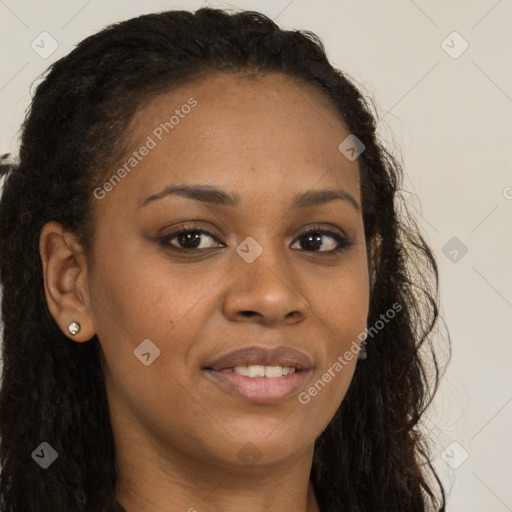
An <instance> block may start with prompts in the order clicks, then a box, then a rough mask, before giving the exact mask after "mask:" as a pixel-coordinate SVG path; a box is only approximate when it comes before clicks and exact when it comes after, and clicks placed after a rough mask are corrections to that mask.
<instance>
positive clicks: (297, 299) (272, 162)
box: [88, 74, 369, 468]
mask: <svg viewBox="0 0 512 512" xmlns="http://www.w3.org/2000/svg"><path fill="white" fill-rule="evenodd" d="M171 116H174V117H171ZM165 123H167V124H165ZM130 131H131V133H132V137H133V140H134V143H133V151H134V152H135V153H134V154H131V153H130V154H129V155H127V156H126V157H125V158H124V159H123V160H122V162H121V163H120V165H119V166H118V168H116V169H113V171H112V175H114V174H116V176H117V178H111V179H110V181H109V182H107V183H106V185H105V186H104V187H102V188H101V190H98V189H97V190H96V193H95V195H96V197H97V201H96V202H95V203H96V204H95V215H96V222H97V226H96V234H95V241H94V250H93V254H92V257H91V260H90V261H89V265H90V268H88V293H89V294H90V299H91V307H92V313H91V315H92V318H93V322H94V326H95V331H96V334H97V336H98V338H99V340H100V343H101V348H102V351H103V354H104V371H105V379H106V385H107V393H108V399H109V404H110V408H111V416H112V422H113V425H114V426H113V428H114V433H115V434H116V433H119V431H120V430H121V429H123V428H129V429H132V430H133V431H136V432H137V433H138V435H140V438H144V439H146V440H149V442H150V443H151V444H152V446H154V447H158V451H159V453H160V454H165V455H166V456H167V455H168V456H169V457H172V456H173V454H176V453H178V451H179V453H180V454H181V456H183V455H185V456H188V457H192V458H194V459H196V460H203V461H205V462H206V463H211V464H215V465H218V466H219V465H220V466H223V467H231V468H233V467H237V468H242V467H243V465H244V464H247V461H248V460H251V458H252V460H254V461H256V460H257V461H258V463H259V464H262V465H269V466H271V465H273V464H274V465H275V464H278V463H280V462H283V461H286V460H292V459H293V458H295V457H298V456H299V455H300V454H302V453H304V452H305V451H306V450H311V449H312V446H313V443H314V440H315V438H316V437H318V436H319V435H320V433H321V432H322V430H323V429H324V428H325V427H326V426H327V424H328V423H329V421H330V420H331V419H332V417H333V415H334V413H335V412H336V410H337V408H338V407H339V405H340V403H341V401H342V400H343V397H344V395H345V393H346V391H347V388H348V386H349V383H350V381H351V378H352V375H353V372H354V370H355V367H356V356H355V355H353V357H352V358H350V357H344V355H345V354H346V353H347V352H350V349H351V347H352V348H353V347H354V346H356V347H357V346H358V345H359V340H360V339H361V337H360V335H361V332H362V331H364V329H365V327H366V319H367V315H368V301H369V283H368V269H367V258H366V246H365V238H364V227H363V221H362V212H361V198H360V192H359V173H358V167H357V162H356V161H351V160H349V159H347V158H346V157H345V156H344V155H343V154H342V153H341V152H340V150H339V149H338V146H339V144H340V143H341V142H342V141H343V140H344V139H346V137H347V136H348V135H349V133H350V132H349V131H348V130H347V128H346V126H345V125H344V123H343V122H342V120H341V119H340V118H339V116H338V115H337V114H336V113H335V111H334V108H333V106H332V105H331V103H330V102H329V100H328V99H327V98H325V97H324V96H323V95H322V94H321V93H320V92H319V91H317V90H316V89H314V88H313V87H310V86H306V85H303V84H300V83H298V82H296V81H293V80H291V79H290V78H286V77H283V76H280V75H269V76H266V77H263V78H259V79H254V78H247V77H235V76H233V75H224V74H218V75H215V76H210V77H208V79H204V80H203V81H199V82H195V83H193V84H190V85H186V86H183V87H182V88H180V89H174V90H173V91H172V92H171V93H168V94H163V95H161V96H158V97H156V98H153V99H152V100H151V101H150V102H149V103H148V104H146V105H145V106H144V108H142V109H141V110H140V111H139V112H138V113H137V114H136V116H135V118H134V120H133V123H132V124H131V128H130ZM144 147H145V148H146V149H143V148H144ZM130 158H131V159H130ZM123 166H124V170H125V172H122V171H118V169H120V168H123ZM119 178H120V179H119ZM177 186H179V187H182V188H181V189H178V190H177V189H176V188H175V189H174V193H173V192H172V190H173V189H172V187H177ZM184 187H191V188H188V189H187V188H184ZM194 187H201V188H195V189H194ZM213 188H215V189H216V190H217V192H213V193H212V190H213ZM318 191H336V194H334V195H337V196H338V197H334V195H330V196H329V195H327V199H326V197H324V200H323V201H316V202H315V201H314V199H315V198H316V199H318V198H319V197H320V196H319V195H318V194H315V193H317V192H318ZM304 194H309V195H307V196H305V195H304ZM301 197H302V201H301V200H300V198H301ZM297 198H299V199H297ZM181 229H183V230H184V231H185V232H184V233H181V234H179V233H178V234H177V231H178V230H181ZM358 336H359V338H358ZM276 348H278V350H277V351H275V350H274V349H276ZM238 350H242V352H241V353H239V354H238V357H230V356H226V357H223V356H225V355H226V354H228V353H231V352H233V351H238ZM354 352H355V351H354V350H352V352H351V353H352V354H354ZM235 356H236V354H235ZM340 358H341V359H342V360H343V362H341V360H340ZM336 363H338V364H336ZM247 365H249V368H246V369H240V368H239V367H243V366H247ZM235 366H236V367H237V369H236V370H235V371H234V370H233V368H234V367H235ZM262 367H263V369H262ZM283 367H284V368H283ZM340 367H341V368H340ZM244 372H245V373H249V375H240V373H244ZM259 372H266V373H265V375H266V376H259V377H257V375H263V374H262V373H259ZM288 372H291V373H289V374H288V375H285V376H282V374H283V373H285V374H286V373H288ZM255 375H256V377H255ZM278 375H279V376H278ZM315 390H316V391H315ZM121 420H122V421H121Z"/></svg>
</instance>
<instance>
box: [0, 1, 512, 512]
mask: <svg viewBox="0 0 512 512" xmlns="http://www.w3.org/2000/svg"><path fill="white" fill-rule="evenodd" d="M203 5H207V3H206V2H199V1H187V2H185V1H181V2H165V1H156V0H154V1H146V2H141V1H139V2H134V1H123V2H121V1H113V0H103V1H99V0H92V1H89V2H88V1H87V0H75V1H53V2H52V1H47V2H38V1H35V0H31V1H28V0H23V1H17V2H15V1H14V0H5V1H2V2H0V20H1V21H0V23H1V25H0V27H1V31H0V38H1V46H0V48H1V50H0V54H1V62H2V67H1V69H2V73H1V76H0V111H1V116H0V126H1V136H0V153H7V152H11V151H16V148H17V134H18V128H19V126H20V123H21V121H22V119H23V115H24V112H25V109H26V108H27V106H28V104H29V101H30V88H31V84H32V82H33V81H34V80H35V79H36V78H37V77H38V75H39V74H40V73H42V72H43V71H44V70H45V69H46V67H47V66H48V65H49V64H51V63H52V62H54V61H55V60H57V59H58V58H60V57H62V56H64V55H65V54H67V53H68V52H69V51H70V50H71V49H72V48H73V46H74V45H75V44H76V43H77V42H79V41H81V40H82V39H84V38H85V37H86V36H88V35H91V34H92V33H94V32H96V31H98V30H99V29H101V28H103V27H104V26H105V25H107V24H109V23H112V22H116V21H121V20H123V19H126V18H129V17H132V16H136V15H139V14H143V13H147V12H152V11H159V10H166V9H172V8H185V9H189V10H195V9H196V8H198V7H200V6H203ZM209 5H212V6H218V7H229V6H231V7H235V8H244V9H251V10H257V11H261V12H263V13H264V14H266V15H268V16H269V17H271V18H273V19H275V21H276V22H277V23H278V24H280V25H281V26H284V27H287V28H297V29H307V30H311V31H313V32H315V33H317V34H318V35H319V36H320V37H321V38H322V39H323V41H324V43H325V46H326V50H327V53H328V56H329V57H330V59H331V61H332V62H333V64H334V65H335V66H336V67H338V68H340V69H342V70H343V71H346V72H347V73H348V74H349V75H350V76H352V77H353V78H355V79H356V80H357V81H358V83H359V84H361V85H362V86H363V87H364V88H365V93H367V94H370V95H372V96H373V97H374V98H375V101H376V103H377V106H378V108H379V111H380V113H381V114H382V116H383V118H382V122H381V125H380V128H381V130H382V134H383V136H384V137H385V138H386V140H387V141H388V143H389V145H390V147H392V148H396V149H397V150H398V148H401V157H402V160H403V163H404V169H405V175H406V178H405V184H404V188H405V190H406V191H407V192H410V193H411V194H412V195H411V194H407V197H410V199H411V201H412V203H411V204H412V205H413V211H416V212H417V213H416V214H417V218H418V220H419V224H420V226H421V228H422V229H423V233H424V234H425V237H426V239H427V241H428V242H429V243H430V244H431V247H432V248H433V250H434V252H435V254H436V256H437V260H438V264H439V271H440V277H441V299H442V305H443V311H442V312H443V314H444V317H445V319H446V322H447V325H448V328H449V330H450V334H451V338H452V346H453V355H452V361H451V363H450V365H449V367H448V371H447V373H446V375H445V377H444V379H443V381H442V386H441V388H440V391H439V394H438V395H437V398H436V400H435V402H434V404H435V405H434V407H433V408H432V410H431V412H430V415H429V419H428V421H427V422H426V425H427V427H428V428H429V429H432V438H433V439H434V441H435V449H434V453H433V457H434V461H435V465H436V467H437V468H438V469H439V471H440V473H441V476H442V478H443V480H444V482H445V484H446V487H447V489H448V491H449V501H448V504H449V506H448V510H449V511H452V512H506V511H507V510H509V511H510V510H512V488H511V486H510V482H512V471H511V463H510V460H511V459H512V442H511V436H510V432H511V431H512V428H511V427H512V403H511V401H512V383H511V378H510V375H511V371H510V370H511V361H512V358H511V355H512V344H511V343H510V341H511V336H510V332H511V327H512V321H511V312H512V278H511V274H512V272H511V264H510V262H511V261H512V258H511V230H510V228H511V222H510V219H511V218H512V216H511V213H512V175H511V160H512V157H511V140H512V139H511V135H512V129H511V128H512V115H511V114H512V73H511V67H510V63H511V62H512V44H511V43H512V36H511V33H512V24H511V20H512V3H511V2H510V0H509V1H503V0H501V1H496V0H489V1H487V0H486V1H478V2H477V1H447V2H436V1H432V0H429V1H425V0H423V1H420V0H416V1H412V0H409V1H407V0H403V1H398V0H393V1H387V2H379V1H355V0H351V1H325V0H324V1H315V2H311V1H307V0H292V1H290V0H280V1H276V0H273V1H272V0H265V1H264V0H252V1H249V0H248V1H238V2H232V3H230V4H227V3H213V2H212V3H210V4H209ZM454 31H456V32H458V34H460V35H456V34H455V35H453V32H454ZM42 32H48V33H49V34H51V36H52V37H53V38H54V39H55V40H56V41H57V43H58V48H57V49H56V51H55V52H54V53H52V54H51V55H50V56H48V57H47V58H42V57H41V56H40V55H38V54H37V53H36V52H35V51H34V50H33V49H32V47H31V44H32V42H33V41H35V44H39V47H40V48H41V50H42V46H43V43H41V37H43V36H39V35H40V34H41V33H42ZM443 41H445V42H444V43H443ZM464 41H466V42H467V44H468V48H467V49H466V50H465V51H464V52H463V53H461V54H460V55H459V53H460V52H461V50H462V49H463V48H464V47H465V45H466V43H465V42H464ZM44 47H45V48H46V49H48V48H50V46H49V40H47V42H46V43H45V46H44ZM445 50H446V51H445ZM450 53H451V55H450ZM418 198H419V201H420V202H421V206H420V205H419V204H420V203H419V202H418ZM454 237H455V240H452V239H453V238H454ZM450 240H451V242H450ZM447 244H448V245H447ZM454 244H455V245H454ZM464 247H465V248H466V249H467V252H466V253H465V254H463V253H464ZM454 251H455V252H454ZM454 442H456V443H457V444H452V443H454ZM466 452H467V456H468V458H467V460H465V461H464V462H463V463H462V464H460V465H459V463H460V462H461V461H462V459H463V458H464V456H465V454H466ZM442 453H444V458H443V456H442ZM446 461H449V462H448V463H447V462H446ZM455 466H458V467H456V468H454V467H455Z"/></svg>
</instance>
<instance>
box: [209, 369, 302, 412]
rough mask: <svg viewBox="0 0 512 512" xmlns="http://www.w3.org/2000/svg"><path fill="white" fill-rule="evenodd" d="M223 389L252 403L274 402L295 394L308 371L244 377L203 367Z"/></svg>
mask: <svg viewBox="0 0 512 512" xmlns="http://www.w3.org/2000/svg"><path fill="white" fill-rule="evenodd" d="M205 371H206V373H207V374H208V375H210V376H211V378H212V379H213V380H214V382H216V383H217V384H219V385H220V386H221V387H222V388H223V389H225V390H227V391H229V392H231V393H233V394H235V395H237V396H240V397H242V398H244V399H245V400H247V401H249V402H252V403H254V404H274V403H276V402H280V401H282V400H285V399H286V398H288V397H290V396H292V395H293V394H295V393H296V392H297V391H298V390H299V389H300V388H301V387H302V386H303V384H304V381H305V380H306V376H307V375H308V374H309V371H306V370H301V371H296V372H294V373H291V374H289V375H285V376H283V377H275V378H268V377H246V376H244V375H238V374H237V373H231V372H222V371H216V370H210V369H205Z"/></svg>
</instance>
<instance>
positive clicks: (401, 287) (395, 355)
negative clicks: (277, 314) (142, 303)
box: [0, 8, 449, 512]
mask: <svg viewBox="0 0 512 512" xmlns="http://www.w3.org/2000/svg"><path fill="white" fill-rule="evenodd" d="M212 72H226V73H231V72H236V73H240V72H241V73H247V74H254V75H265V74H268V73H281V74H284V75H286V76H289V77H293V78H295V79H296V80H297V82H298V83H308V84H312V85H314V86H316V87H317V88H318V89H319V90H320V91H323V93H324V94H325V95H326V96H327V97H328V98H330V100H331V101H332V107H333V109H335V110H336V111H337V112H338V114H339V116H340V118H342V119H343V121H344V122H345V123H346V126H347V127H348V129H349V131H350V132H351V133H352V134H354V135H355V136H356V137H357V138H358V139H360V140H361V141H362V142H363V143H364V146H365V150H364V152H363V153H362V154H361V155H360V156H359V157H358V164H359V170H360V175H361V195H362V204H363V221H364V229H365V236H366V241H367V244H368V248H370V247H371V245H372V242H375V240H377V239H380V241H381V247H380V253H379V254H380V256H379V258H377V259H375V258H374V255H373V256H372V255H371V254H370V252H369V253H368V261H369V262H371V263H372V265H373V268H374V270H375V281H374V283H373V287H372V290H371V296H370V311H369V316H368V325H369V326H372V325H375V323H376V322H377V321H379V319H380V315H382V314H383V313H384V312H385V311H387V310H389V308H390V307H391V306H392V304H394V303H398V304H400V305H401V306H402V310H401V311H400V313H399V314H397V315H396V317H395V318H394V319H393V321H391V322H389V323H387V324H386V326H385V328H383V329H381V330H379V331H378V332H377V333H375V335H373V336H372V337H371V338H370V339H369V342H368V345H367V352H368V357H367V359H366V360H363V361H361V362H360V363H359V364H358V365H357V369H356V371H355V374H354V377H353V380H352V382H351V385H350V387H349V390H348V392H347V394H346V396H345V398H344V400H343V402H342V403H341V406H340V407H339V409H338V411H337V412H336V414H335V416H334V418H333V419H332V421H331V422H330V424H329V425H328V426H327V428H326V429H325V430H324V432H323V433H322V434H321V435H320V437H319V438H318V439H317V440H316V444H315V451H314V460H313V466H312V470H311V481H312V483H313V485H314V489H315V493H316V496H317V499H318V502H319V505H320V508H321V510H322V512H331V511H332V512H340V511H350V512H356V511H358V512H378V511H383V512H388V511H389V512H391V511H393V512H396V511H407V512H412V511H426V510H439V511H444V510H445V505H444V492H443V487H442V485H441V483H440V481H439V479H438V478H437V475H436V473H435V471H434V469H433V468H432V465H431V463H430V460H429V452H428V449H427V444H426V441H427V440H426V439H425V437H424V436H423V435H422V433H421V429H420V428H419V421H420V418H421V416H422V414H423V412H424V411H425V409H426V407H427V406H428V404H429V403H430V401H431V399H432V397H433V395H434V393H435V391H436V389H437V384H438V378H439V371H438V369H439V367H440V365H439V363H438V361H437V359H436V355H435V352H434V348H433V341H434V338H435V339H439V338H440V337H439V336H437V335H436V336H435V337H434V332H435V331H434V326H435V324H436V322H437V320H438V316H439V310H438V304H439V298H438V271H437V266H436V261H435V258H434V256H433V254H432V252H431V250H430V248H429V247H428V245H427V243H426V242H425V240H424V239H423V237H422V236H421V234H420V232H419V230H418V227H417V225H416V223H415V221H414V219H413V217H412V216H411V215H410V214H409V212H408V210H407V207H406V204H405V202H404V201H403V197H402V195H401V188H400V187H401V180H402V170H401V166H400V165H399V163H398V161H397V160H396V159H395V158H394V157H393V156H392V155H391V154H390V153H389V152H388V151H387V150H386V149H385V147H384V146H383V145H382V144H381V142H379V140H378V138H377V135H376V123H377V122H376V118H377V116H376V114H375V113H374V112H375V109H374V108H373V107H372V104H371V103H370V102H369V100H366V99H365V98H364V97H363V96H362V94H361V93H360V92H359V90H358V89H357V88H356V86H355V85H354V83H353V82H352V81H351V80H350V79H349V78H348V77H347V76H346V75H345V74H344V73H343V72H341V71H339V70H337V69H335V68H333V66H332V65H331V64H330V63H329V61H328V59H327V57H326V54H325V51H324V47H323V45H322V42H321V41H320V40H319V39H318V37H317V36H316V35H314V34H313V33H311V32H306V31H292V30H282V29H280V28H279V27H278V26H277V25H276V24H275V23H274V22H272V21H271V20H270V19H269V18H267V17H266V16H264V15H262V14H260V13H257V12H248V11H245V12H244V11H242V12H233V13H228V12H226V11H222V10H218V9H210V8H203V9H199V10H198V11H196V12H195V13H192V12H187V11H169V12H162V13H155V14H149V15H144V16H140V17H137V18H134V19H130V20H127V21H124V22H122V23H118V24H115V25H112V26H109V27H107V28H106V29H104V30H102V31H101V32H99V33H97V34H95V35H92V36H90V37H88V38H86V39H85V40H84V41H82V42H81V43H80V44H79V45H78V46H77V47H76V48H75V49H74V50H73V51H72V52H71V53H69V54H68V55H67V56H65V57H63V58H61V59H60V60H58V61H57V62H55V63H54V64H52V65H51V66H50V68H49V70H48V73H47V75H46V76H45V78H44V80H43V81H42V82H41V83H40V84H39V85H38V86H37V90H36V93H35V96H34V98H33V101H32V104H31V108H30V111H29V113H28V114H27V117H26V119H25V122H24V125H23V127H22V134H21V145H20V151H19V158H18V161H17V162H16V163H8V161H7V157H6V155H4V156H3V157H2V165H1V171H0V175H4V176H5V182H4V187H3V195H2V197H1V202H0V279H1V281H0V282H1V285H2V287H3V297H2V320H3V325H4V327H3V329H4V331H3V365H4V367H3V379H2V387H1V391H0V435H1V444H0V465H1V473H0V508H1V510H2V511H3V512H42V511H51V512H69V511H73V512H79V511H84V512H85V511H87V512H91V511H98V512H99V511H102V512H107V511H115V510H117V511H120V510H122V507H121V506H120V505H119V504H118V503H117V502H116V500H115V498H114V484H115V480H116V471H115V457H114V439H113V434H112V429H111V424H110V418H109V411H108V406H107V401H106V394H105V386H104V379H103V373H102V371H101V367H100V362H99V350H100V345H99V342H98V339H97V337H96V336H94V338H93V339H92V340H91V341H89V342H88V343H72V342H70V341H69V339H68V338H67V337H66V336H65V335H64V334H63V333H62V332H61V330H60V329H59V328H58V326H57V324H56V322H55V321H54V319H53V317H52V316H51V315H50V313H49V311H48V307H47V304H46V300H45V295H44V288H43V275H42V266H41V260H40V255H39V236H40V233H41V229H42V227H43V225H44V224H45V223H47V222H49V221H52V220H54V221H58V222H60V223H61V224H62V225H63V226H64V227H65V228H67V229H69V230H71V231H72V232H74V233H76V235H77V237H78V239H79V241H80V242H81V243H82V244H83V246H84V249H85V250H86V253H88V252H89V251H90V250H91V247H92V246H93V242H94V222H95V219H94V198H93V190H94V188H95V187H97V186H98V184H101V183H103V182H104V180H105V176H108V175H110V174H111V173H112V169H113V164H114V162H115V161H116V160H119V158H120V157H121V156H122V154H123V151H125V149H126V139H127V133H126V127H127V126H128V125H129V122H130V120H131V119H132V118H133V116H134V114H135V112H136V111H137V110H138V109H139V108H140V107H141V106H142V105H143V104H144V101H146V100H147V99H149V98H151V97H152V96H154V95H155V94H158V93H162V92H165V91H167V90H171V89H172V88H173V87H175V86H177V85H178V84H184V83H190V82H191V81H192V80H194V79H196V78H198V77H204V76H208V74H211V73H212ZM340 142H341V141H340ZM369 250H370V249H369ZM448 343H449V337H448ZM43 441H46V442H48V443H49V444H50V445H51V446H52V447H53V448H54V449H55V450H56V451H57V452H58V459H57V461H56V462H55V463H54V464H53V465H52V466H51V467H50V468H48V469H46V470H44V469H42V468H41V467H40V466H39V465H38V464H36V463H35V462H34V460H33V459H32V457H31V454H32V452H33V450H34V449H35V448H36V447H37V446H38V445H39V444H40V443H41V442H43Z"/></svg>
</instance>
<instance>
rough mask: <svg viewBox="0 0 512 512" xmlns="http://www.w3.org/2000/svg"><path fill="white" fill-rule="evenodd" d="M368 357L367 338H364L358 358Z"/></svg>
mask: <svg viewBox="0 0 512 512" xmlns="http://www.w3.org/2000/svg"><path fill="white" fill-rule="evenodd" d="M367 357H368V354H367V353H366V340H363V341H362V342H361V345H360V346H359V354H358V356H357V359H366V358H367Z"/></svg>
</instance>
